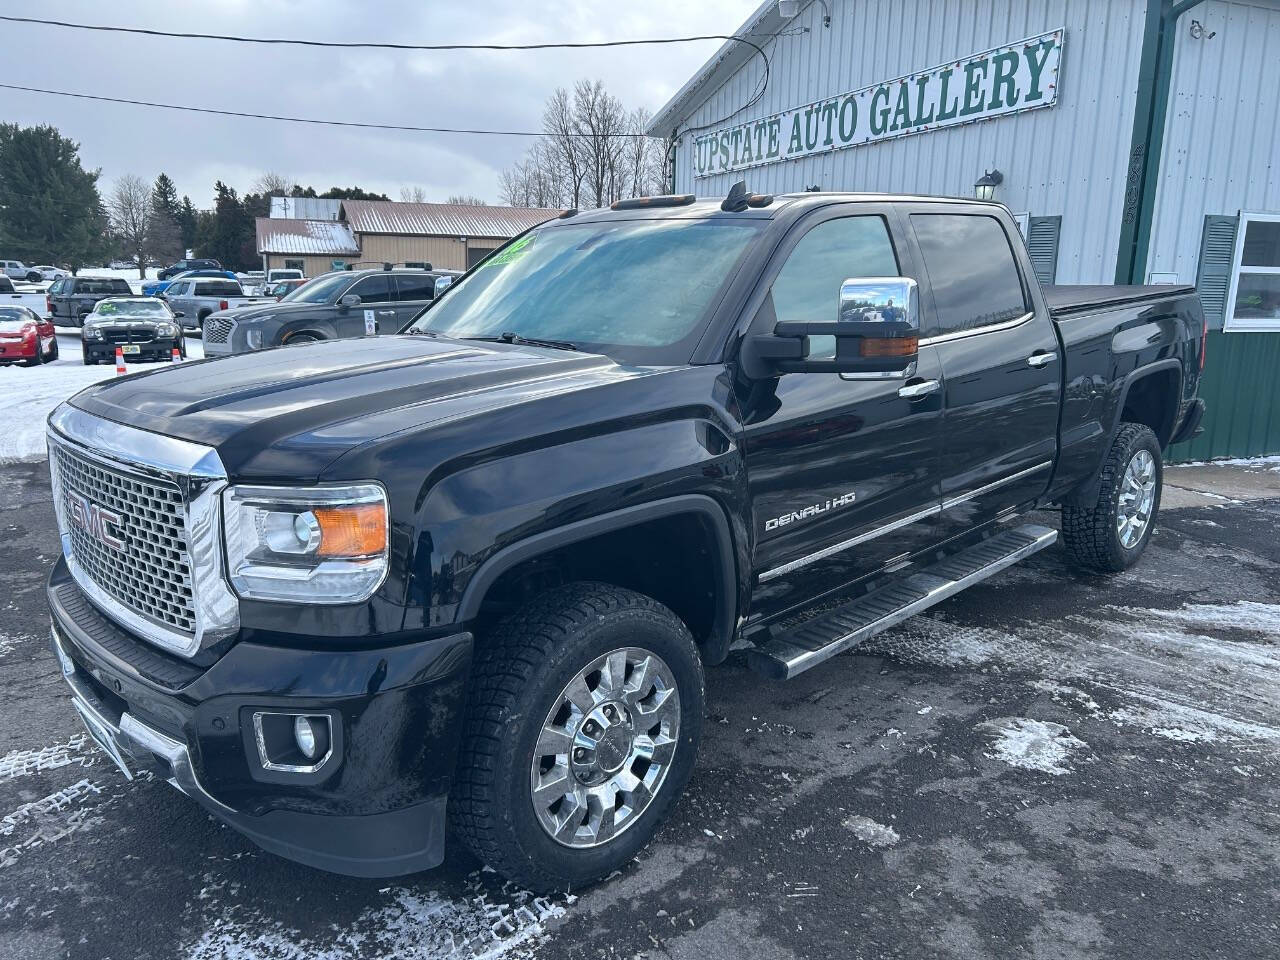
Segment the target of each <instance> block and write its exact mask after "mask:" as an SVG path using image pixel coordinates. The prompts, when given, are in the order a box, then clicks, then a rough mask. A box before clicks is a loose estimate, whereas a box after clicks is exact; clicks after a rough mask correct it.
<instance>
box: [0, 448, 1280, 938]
mask: <svg viewBox="0 0 1280 960" xmlns="http://www.w3.org/2000/svg"><path fill="white" fill-rule="evenodd" d="M1219 474H1221V475H1219ZM1169 484H1170V485H1169V487H1167V496H1168V502H1169V504H1170V505H1171V507H1173V509H1171V510H1170V511H1169V512H1168V513H1166V515H1165V518H1164V524H1163V526H1162V527H1161V528H1160V529H1159V531H1158V533H1157V536H1156V538H1155V540H1154V542H1153V544H1152V549H1151V550H1150V552H1149V553H1148V556H1147V558H1146V560H1145V561H1144V562H1143V563H1142V564H1141V565H1140V566H1139V567H1138V568H1137V569H1136V570H1134V571H1131V572H1130V573H1128V574H1125V575H1122V576H1118V577H1114V578H1096V577H1090V576H1084V575H1080V574H1077V573H1075V572H1073V571H1072V570H1070V569H1069V568H1068V567H1067V566H1066V564H1065V561H1064V558H1063V556H1062V554H1061V552H1060V551H1059V550H1050V551H1046V552H1045V553H1043V554H1040V555H1039V556H1038V557H1036V558H1034V559H1033V560H1032V561H1031V562H1029V563H1027V564H1025V565H1023V566H1022V567H1018V568H1014V569H1013V570H1010V571H1008V572H1006V573H1005V574H1003V575H1002V576H1000V577H998V578H997V579H995V580H993V581H991V582H990V583H989V584H987V585H984V586H982V587H979V588H976V589H974V590H972V591H969V592H968V593H966V594H963V595H962V596H960V597H957V598H955V599H953V600H951V601H949V602H948V603H946V604H944V605H943V606H940V607H938V608H936V610H935V611H934V613H933V615H932V616H927V617H921V618H918V619H916V620H915V621H912V622H910V623H908V624H906V625H904V626H903V627H902V628H899V629H897V630H895V631H894V632H892V633H889V634H886V635H884V636H883V637H881V638H879V639H878V640H877V641H876V642H875V643H874V645H873V646H871V647H868V648H866V649H863V650H861V651H859V652H858V653H856V654H853V655H846V656H842V657H839V658H837V659H836V660H835V661H833V662H832V663H829V664H827V665H826V666H825V667H823V668H819V669H816V670H814V671H811V672H810V673H808V674H805V675H804V676H802V677H800V678H799V679H797V680H795V681H793V682H791V683H789V684H786V685H776V686H775V685H770V684H767V683H765V682H764V681H760V680H757V679H756V678H755V677H754V676H753V675H752V674H750V673H748V672H747V671H746V670H745V669H744V667H743V664H742V662H741V655H740V654H735V657H734V658H733V659H732V660H731V661H730V663H729V664H728V665H727V666H725V667H723V668H718V669H716V670H713V671H711V673H710V675H709V678H708V679H709V705H708V709H709V713H710V722H709V723H708V724H707V727H706V736H705V738H704V741H703V746H702V756H701V761H700V766H699V770H698V772H697V773H696V774H695V776H694V779H693V782H692V784H691V787H690V789H689V792H688V794H687V795H686V798H685V800H684V802H683V803H682V804H681V805H680V807H679V809H678V811H677V813H676V815H675V817H674V819H673V820H672V822H670V823H669V824H668V825H667V826H666V827H665V828H664V829H663V830H662V831H661V833H660V835H659V837H658V839H657V841H656V842H655V843H654V844H653V845H652V846H651V847H650V848H649V849H648V850H647V851H646V852H645V853H644V854H643V855H642V856H641V857H640V858H639V860H638V861H637V862H636V863H634V864H633V865H632V866H631V867H630V868H628V869H627V870H626V871H624V872H623V874H622V875H621V876H618V877H616V878H614V879H613V880H611V881H610V882H607V883H605V884H603V885H601V886H599V887H597V888H596V889H594V890H591V891H589V892H587V893H585V894H583V895H582V896H580V897H577V898H569V897H559V898H551V899H546V900H543V899H536V898H533V897H531V896H529V895H528V894H526V893H524V892H522V891H519V890H515V889H512V888H511V887H509V886H507V885H504V884H503V883H501V882H500V881H499V880H498V879H497V878H496V877H495V876H494V875H493V874H492V873H488V872H485V871H483V870H482V869H481V867H480V865H479V864H477V863H475V862H473V861H471V860H470V859H469V858H467V857H465V856H464V855H462V854H460V853H458V852H456V851H455V853H454V854H453V855H452V857H451V859H450V860H449V862H448V863H447V865H446V866H445V868H443V869H442V870H439V871H436V872H434V873H430V874H424V875H421V876H418V877H414V878H410V879H409V880H407V881H402V882H395V883H387V882H381V883H379V882H372V881H356V880H347V879H342V878H338V877H333V876H329V875H326V874H322V873H317V872H315V871H311V870H308V869H306V868H302V867H297V866H294V865H292V864H289V863H286V862H285V861H282V860H279V859H276V858H274V857H272V856H270V855H267V854H264V853H260V852H258V851H257V850H256V849H255V848H254V847H252V846H251V845H250V844H249V843H248V842H247V841H245V840H242V839H241V838H239V837H238V836H237V835H236V834H234V833H233V832H231V831H230V830H228V829H226V828H223V827H221V826H219V825H218V824H217V823H216V822H215V821H213V820H212V819H210V818H209V817H207V816H206V815H204V814H203V813H202V812H200V811H199V810H198V809H197V808H196V807H195V805H194V804H192V803H191V802H189V801H187V800H186V799H185V798H183V797H181V796H180V795H178V794H177V793H176V792H175V791H173V790H172V789H171V788H170V787H168V786H167V785H165V784H162V783H157V782H135V783H132V784H130V783H126V782H125V781H124V780H123V779H122V778H121V777H120V776H119V774H118V773H117V772H116V771H115V770H114V768H112V767H111V766H110V765H109V764H108V763H106V762H104V760H103V759H102V758H101V756H100V755H98V754H97V753H95V752H94V750H93V749H92V748H90V747H88V746H86V744H85V740H84V737H83V736H82V735H81V733H80V730H79V727H78V723H77V721H76V719H75V716H74V714H73V711H72V710H71V707H70V704H69V702H68V700H67V697H66V695H65V694H64V691H63V687H62V681H61V679H60V678H59V675H58V671H57V667H56V664H55V663H54V660H53V657H52V655H51V654H50V653H49V651H48V649H47V647H46V643H45V631H46V625H45V624H46V621H45V617H46V615H45V611H44V608H43V600H42V580H43V578H44V576H45V573H46V570H47V568H48V565H49V563H50V558H51V557H52V556H53V553H54V550H55V536H54V530H53V521H52V513H51V509H50V504H49V500H48V492H47V490H48V487H47V477H46V472H45V467H44V465H43V464H19V465H11V466H7V467H0V504H3V505H4V506H3V507H0V537H2V542H3V544H4V547H3V549H0V577H3V582H4V583H5V584H6V586H7V588H8V592H7V595H6V596H5V597H4V599H3V600H0V678H2V681H0V957H3V958H9V960H19V958H46V957H69V958H84V960H99V958H104V957H111V958H119V960H125V958H129V960H132V958H173V957H180V958H201V960H203V958H229V960H245V958H251V957H253V958H256V957H265V958H287V960H295V958H297V960H300V958H309V957H323V958H326V960H346V958H373V957H396V958H408V957H415V958H417V957H438V956H459V957H470V956H486V957H519V956H538V957H549V958H560V957H583V958H586V957H636V956H648V957H655V958H677V960H678V958H697V960H713V958H720V957H724V958H738V957H751V958H753V960H771V958H789V957H868V958H871V957H1000V958H1005V957H1034V958H1053V960H1069V958H1077V957H1079V958H1094V957H1117V958H1119V957H1124V958H1132V957H1179V958H1186V957H1229V958H1232V960H1241V958H1246V957H1272V958H1274V957H1276V956H1277V947H1276V944H1277V943H1278V942H1280V929H1277V924H1278V920H1277V918H1278V917H1280V842H1278V840H1277V837H1278V836H1280V812H1278V810H1277V801H1278V800H1280V790H1277V786H1278V785H1280V605H1277V603H1276V601H1277V597H1280V471H1274V470H1268V469H1259V470H1251V471H1241V470H1238V469H1237V470H1229V471H1225V472H1224V471H1223V470H1222V469H1221V468H1188V469H1184V470H1179V471H1172V472H1171V476H1170V478H1169ZM1049 519H1052V518H1049Z"/></svg>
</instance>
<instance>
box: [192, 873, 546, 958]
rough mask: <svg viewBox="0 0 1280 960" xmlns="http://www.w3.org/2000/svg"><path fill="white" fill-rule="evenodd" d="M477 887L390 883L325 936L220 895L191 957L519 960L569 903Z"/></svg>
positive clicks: (515, 892)
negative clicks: (462, 890) (441, 890)
mask: <svg viewBox="0 0 1280 960" xmlns="http://www.w3.org/2000/svg"><path fill="white" fill-rule="evenodd" d="M508 886H509V885H508ZM472 887H473V892H472V895H470V896H467V897H465V898H462V899H447V898H444V897H441V896H438V895H436V894H419V893H415V892H413V891H412V890H409V889H407V888H404V887H399V888H387V894H388V896H387V900H388V902H387V903H385V904H384V905H382V906H379V907H375V908H370V909H368V910H365V911H364V912H363V913H362V914H361V915H360V916H359V917H358V918H357V919H356V920H355V921H354V922H353V923H351V924H349V925H348V926H346V927H345V928H344V929H341V930H337V929H335V930H334V932H333V935H332V938H327V937H326V938H325V939H323V940H320V939H316V938H313V937H306V936H303V935H302V934H301V933H300V932H298V931H296V930H288V929H283V928H282V925H281V924H280V923H279V921H277V920H275V919H273V918H268V917H266V916H263V915H262V914H260V913H258V912H257V911H256V910H251V909H245V908H242V907H240V906H239V905H235V906H233V907H232V908H231V909H230V910H228V909H226V908H225V901H223V900H221V898H217V899H218V902H219V907H220V910H219V915H218V916H217V917H215V918H214V920H213V922H212V925H211V926H210V928H209V929H208V930H206V931H205V932H204V933H203V934H202V935H201V936H200V938H199V939H198V940H196V942H195V943H194V944H192V945H190V946H189V947H188V949H187V952H186V956H187V958H188V960H365V958H368V960H373V958H375V957H377V958H388V960H389V958H409V957H424V958H425V957H433V958H435V957H438V958H458V960H461V958H471V960H481V958H484V960H499V958H503V960H516V958H528V957H532V956H533V948H534V946H535V945H536V942H537V940H538V939H539V938H540V937H541V936H542V934H543V933H544V926H543V925H544V924H545V923H546V922H547V921H548V920H552V919H556V918H558V917H562V916H564V912H565V911H564V907H562V906H560V905H559V904H558V903H555V902H553V901H551V900H548V899H546V898H544V897H535V896H533V894H531V893H529V892H528V891H525V890H511V891H510V892H509V895H505V896H504V897H503V898H501V899H493V898H492V897H491V896H490V894H488V893H486V892H484V891H483V890H482V889H481V887H480V885H479V884H478V883H477V882H475V881H473V884H472ZM504 894H507V891H505V890H504Z"/></svg>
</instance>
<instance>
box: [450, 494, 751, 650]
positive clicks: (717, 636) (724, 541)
mask: <svg viewBox="0 0 1280 960" xmlns="http://www.w3.org/2000/svg"><path fill="white" fill-rule="evenodd" d="M682 517H694V518H696V520H697V521H698V523H699V529H700V531H701V537H702V538H703V542H704V545H705V547H706V553H707V559H708V561H709V564H710V567H711V570H710V574H709V578H708V580H709V583H708V586H709V588H710V589H709V591H708V592H709V596H708V597H706V598H705V601H706V603H707V605H708V609H707V611H705V612H706V613H707V614H708V615H709V617H708V620H707V629H706V630H705V632H704V635H703V636H702V637H700V638H699V642H700V646H701V648H702V655H703V660H704V662H706V663H709V664H716V663H721V662H723V660H724V659H725V657H727V656H728V653H729V644H730V643H731V642H732V639H733V632H734V627H735V625H736V622H737V607H738V602H737V601H738V585H737V584H738V578H737V564H736V561H735V559H734V557H735V554H734V547H733V537H732V534H731V533H730V528H729V520H728V517H727V516H726V514H725V511H724V509H723V508H722V507H721V506H720V504H719V503H718V502H717V501H716V500H715V499H713V498H712V497H709V496H706V495H704V494H685V495H682V496H677V497H670V498H667V499H663V500H656V501H652V502H649V503H644V504H638V505H635V506H631V507H623V508H622V509H619V510H614V511H610V512H609V513H604V514H599V515H597V516H594V517H589V518H587V519H585V520H578V521H575V522H573V523H568V524H565V525H563V526H560V527H556V528H554V529H551V530H544V531H542V532H540V533H535V534H533V535H531V536H529V537H526V538H524V539H522V540H519V541H517V542H516V543H513V544H509V545H508V546H506V547H503V548H502V549H501V550H499V551H497V552H496V553H495V554H493V555H492V556H491V557H489V558H488V559H487V560H486V561H485V562H484V563H483V564H481V566H480V567H479V569H478V570H476V572H475V573H474V574H473V575H472V576H471V578H470V580H469V581H468V582H467V585H466V587H465V588H464V590H463V594H462V598H461V600H460V602H459V604H458V612H457V620H458V621H459V622H470V621H475V620H477V619H478V618H480V617H481V614H482V612H483V610H484V608H485V605H486V601H487V600H489V599H490V598H491V597H492V596H493V594H494V592H495V590H497V589H499V588H500V587H501V586H502V584H503V583H504V578H507V579H510V578H511V577H513V576H515V575H517V574H518V573H519V572H521V571H525V570H533V569H534V568H535V565H536V564H537V563H538V562H539V561H542V560H556V559H559V558H563V557H564V556H566V555H570V556H572V555H573V551H574V550H575V548H581V549H587V548H588V547H589V546H590V545H592V544H597V545H598V544H599V543H601V542H602V538H610V537H624V538H625V537H630V538H635V537H642V536H644V535H645V534H646V533H647V532H656V531H657V530H658V529H659V528H660V527H662V525H664V524H665V525H670V524H671V523H672V522H673V521H676V520H678V519H680V518H682ZM598 579H605V580H608V579H609V578H608V577H607V576H606V577H600V578H598ZM618 585H619V586H628V587H632V588H633V589H634V588H635V585H634V584H632V583H620V584H618ZM640 592H646V591H643V590H641V591H640ZM659 592H661V591H659ZM649 594H650V595H653V592H652V591H650V592H649ZM654 599H656V600H658V601H660V602H663V603H666V604H667V605H668V606H670V607H672V609H674V610H675V611H676V613H677V615H680V614H681V613H682V610H681V609H680V607H681V606H687V603H688V602H695V603H696V602H698V598H697V597H689V596H686V597H685V598H683V599H684V601H686V602H676V603H672V602H671V598H670V597H664V596H660V595H659V596H654ZM695 635H696V634H695Z"/></svg>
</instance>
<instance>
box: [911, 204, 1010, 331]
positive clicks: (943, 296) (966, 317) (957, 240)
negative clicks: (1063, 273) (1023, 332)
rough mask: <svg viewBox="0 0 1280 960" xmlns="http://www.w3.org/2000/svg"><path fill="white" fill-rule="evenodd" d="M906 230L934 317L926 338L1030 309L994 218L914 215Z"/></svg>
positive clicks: (1000, 320)
mask: <svg viewBox="0 0 1280 960" xmlns="http://www.w3.org/2000/svg"><path fill="white" fill-rule="evenodd" d="M911 227H912V229H913V230H914V231H915V235H916V241H917V242H918V243H919V244H920V254H921V257H922V258H923V260H924V269H925V271H926V272H927V273H928V275H929V286H930V287H931V288H932V290H933V302H934V310H935V311H936V313H937V320H936V326H935V328H934V329H933V330H931V331H929V332H928V333H927V334H926V335H928V336H946V335H947V334H951V333H965V332H968V331H971V330H980V329H982V328H983V327H990V326H993V325H995V324H998V323H1005V322H1006V321H1009V320H1016V319H1017V318H1018V317H1020V316H1022V315H1023V314H1025V313H1027V311H1028V310H1030V309H1031V308H1030V307H1029V306H1028V305H1027V295H1026V291H1025V290H1024V289H1023V286H1022V276H1021V274H1019V272H1018V264H1017V261H1015V260H1014V258H1013V248H1012V247H1010V246H1009V238H1008V237H1007V236H1005V232H1004V228H1003V227H1002V226H1001V225H1000V221H999V220H997V219H996V218H995V217H988V216H982V215H972V214H955V213H946V214H935V213H915V214H912V215H911Z"/></svg>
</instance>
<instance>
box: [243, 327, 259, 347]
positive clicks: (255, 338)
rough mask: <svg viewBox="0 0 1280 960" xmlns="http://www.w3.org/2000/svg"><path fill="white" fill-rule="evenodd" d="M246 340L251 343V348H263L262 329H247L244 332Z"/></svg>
mask: <svg viewBox="0 0 1280 960" xmlns="http://www.w3.org/2000/svg"><path fill="white" fill-rule="evenodd" d="M244 340H245V343H247V344H248V345H249V349H250V350H261V349H262V331H261V330H246V331H245V332H244Z"/></svg>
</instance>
